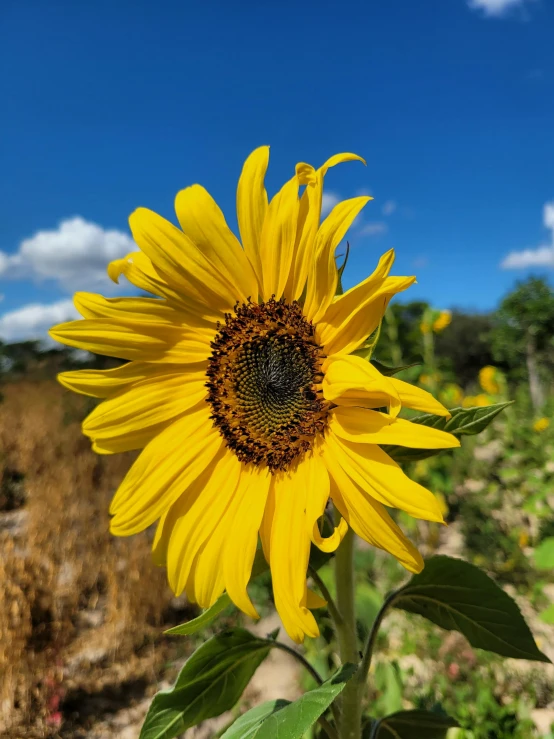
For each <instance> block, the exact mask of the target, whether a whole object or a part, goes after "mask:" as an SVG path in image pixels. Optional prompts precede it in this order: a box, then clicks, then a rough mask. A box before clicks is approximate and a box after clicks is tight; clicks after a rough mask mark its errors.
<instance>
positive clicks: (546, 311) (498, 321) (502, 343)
mask: <svg viewBox="0 0 554 739" xmlns="http://www.w3.org/2000/svg"><path fill="white" fill-rule="evenodd" d="M553 334H554V293H553V292H552V290H551V288H550V286H549V285H548V283H547V282H546V280H543V279H539V278H536V277H530V278H529V279H528V280H526V281H524V282H518V283H517V284H516V287H515V288H514V289H513V290H512V291H511V292H510V293H509V294H508V295H507V296H506V297H505V298H504V300H503V301H502V302H501V304H500V307H499V309H498V310H497V312H496V314H495V322H494V328H493V331H492V335H491V340H492V347H493V351H494V355H495V357H496V358H497V359H499V360H503V361H506V362H508V363H509V364H511V365H512V366H517V365H518V364H519V363H521V357H522V355H524V352H525V349H526V345H527V342H528V340H529V337H533V342H534V344H535V347H536V350H537V351H538V352H545V353H548V354H551V349H552V344H551V338H552V336H553Z"/></svg>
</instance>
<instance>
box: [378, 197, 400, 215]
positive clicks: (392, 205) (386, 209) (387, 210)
mask: <svg viewBox="0 0 554 739" xmlns="http://www.w3.org/2000/svg"><path fill="white" fill-rule="evenodd" d="M396 207H397V205H396V202H395V201H394V200H387V202H386V203H385V204H384V205H383V207H382V208H381V212H382V214H383V215H384V216H391V215H392V214H393V213H394V211H395V210H396Z"/></svg>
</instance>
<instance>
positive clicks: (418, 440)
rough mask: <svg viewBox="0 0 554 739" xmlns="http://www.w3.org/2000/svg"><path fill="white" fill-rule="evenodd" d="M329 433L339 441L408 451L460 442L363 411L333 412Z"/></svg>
mask: <svg viewBox="0 0 554 739" xmlns="http://www.w3.org/2000/svg"><path fill="white" fill-rule="evenodd" d="M329 430H330V431H331V432H332V433H334V434H336V435H337V436H338V437H340V438H341V439H345V440H346V441H354V442H357V443H359V444H398V445H399V446H405V447H410V448H412V449H450V448H452V447H458V446H460V441H459V440H458V439H457V438H456V437H455V436H453V435H452V434H449V433H447V432H446V431H440V430H439V429H434V428H431V427H430V426H423V425H422V424H419V423H411V422H410V421H405V420H404V419H401V418H393V417H392V416H389V415H387V414H386V413H378V412H377V411H371V410H368V409H366V408H353V407H352V408H340V407H339V408H335V409H333V411H332V413H331V416H330V419H329Z"/></svg>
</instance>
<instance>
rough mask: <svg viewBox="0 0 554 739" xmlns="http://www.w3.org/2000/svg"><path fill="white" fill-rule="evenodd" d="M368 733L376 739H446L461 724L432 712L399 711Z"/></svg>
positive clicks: (381, 720) (384, 719)
mask: <svg viewBox="0 0 554 739" xmlns="http://www.w3.org/2000/svg"><path fill="white" fill-rule="evenodd" d="M376 724H377V725H376V726H374V727H372V731H371V732H369V733H368V736H371V737H372V738H374V739H445V737H446V734H447V732H448V730H449V729H452V728H454V727H456V726H459V725H460V724H459V723H458V722H457V721H454V719H453V718H450V716H441V715H440V714H438V713H431V712H430V711H398V713H393V714H391V715H390V716H386V717H385V718H382V719H379V721H377V722H376Z"/></svg>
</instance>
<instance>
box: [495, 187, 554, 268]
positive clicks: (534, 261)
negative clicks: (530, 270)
mask: <svg viewBox="0 0 554 739" xmlns="http://www.w3.org/2000/svg"><path fill="white" fill-rule="evenodd" d="M543 223H544V225H545V227H546V228H548V229H550V231H551V234H550V243H549V244H541V245H540V246H538V247H536V248H535V249H523V250H522V251H513V252H511V253H510V254H508V256H507V257H505V259H504V260H503V261H502V263H501V265H500V266H501V267H502V268H503V269H523V268H525V267H554V201H552V202H551V203H546V205H545V206H544V209H543Z"/></svg>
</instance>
